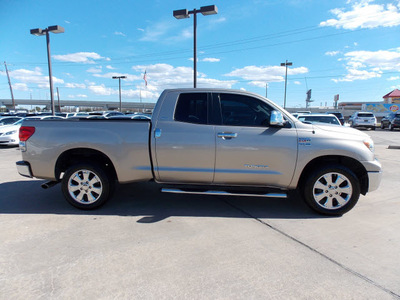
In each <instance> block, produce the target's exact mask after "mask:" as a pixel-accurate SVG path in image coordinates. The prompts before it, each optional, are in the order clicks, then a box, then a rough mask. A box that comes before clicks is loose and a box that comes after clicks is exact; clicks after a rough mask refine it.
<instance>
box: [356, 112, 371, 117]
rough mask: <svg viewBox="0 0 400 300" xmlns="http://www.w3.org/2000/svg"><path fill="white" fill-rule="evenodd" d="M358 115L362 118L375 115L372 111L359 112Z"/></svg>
mask: <svg viewBox="0 0 400 300" xmlns="http://www.w3.org/2000/svg"><path fill="white" fill-rule="evenodd" d="M358 116H359V117H361V118H373V117H374V115H373V114H371V113H359V114H358Z"/></svg>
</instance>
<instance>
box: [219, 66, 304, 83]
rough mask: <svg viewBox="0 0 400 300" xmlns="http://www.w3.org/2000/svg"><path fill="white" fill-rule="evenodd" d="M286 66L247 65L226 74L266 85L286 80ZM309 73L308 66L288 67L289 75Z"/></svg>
mask: <svg viewBox="0 0 400 300" xmlns="http://www.w3.org/2000/svg"><path fill="white" fill-rule="evenodd" d="M285 71H286V70H285V67H281V66H261V67H258V66H246V67H244V68H241V69H236V70H234V71H232V72H230V73H228V74H225V76H229V77H239V78H243V79H244V80H248V81H250V83H249V84H251V85H255V86H259V87H261V86H263V87H265V83H266V82H279V81H284V80H285V78H284V76H285ZM305 73H308V69H307V68H306V67H298V68H290V67H289V68H288V75H297V74H305Z"/></svg>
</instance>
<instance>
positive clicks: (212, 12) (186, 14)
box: [173, 5, 218, 88]
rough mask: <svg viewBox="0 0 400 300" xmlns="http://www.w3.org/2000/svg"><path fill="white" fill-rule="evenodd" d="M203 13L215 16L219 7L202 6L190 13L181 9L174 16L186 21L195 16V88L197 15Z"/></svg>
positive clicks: (194, 75)
mask: <svg viewBox="0 0 400 300" xmlns="http://www.w3.org/2000/svg"><path fill="white" fill-rule="evenodd" d="M198 13H201V14H202V15H203V16H208V15H215V14H217V13H218V9H217V6H215V5H208V6H202V7H200V9H199V10H198V9H196V8H195V9H193V10H190V11H188V10H187V9H179V10H174V12H173V15H174V17H175V18H177V19H186V18H189V17H190V15H193V72H194V74H193V87H194V88H196V87H197V54H196V48H197V34H196V27H197V14H198Z"/></svg>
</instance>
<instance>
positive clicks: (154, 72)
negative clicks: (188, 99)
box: [132, 64, 237, 93]
mask: <svg viewBox="0 0 400 300" xmlns="http://www.w3.org/2000/svg"><path fill="white" fill-rule="evenodd" d="M132 69H133V70H134V71H136V72H139V73H140V74H141V75H140V76H139V77H140V78H141V80H142V81H143V85H139V87H141V88H144V80H143V73H144V71H145V70H146V76H147V82H148V85H147V90H150V91H154V92H156V93H161V92H162V91H163V90H164V89H168V88H169V89H170V88H182V87H188V88H190V87H193V69H192V68H191V67H174V66H171V65H168V64H154V65H137V66H133V67H132ZM236 82H237V81H236V80H217V79H213V78H207V76H206V75H205V74H203V73H198V75H197V86H198V87H209V88H228V89H229V88H232V86H233V85H234V84H235V83H236Z"/></svg>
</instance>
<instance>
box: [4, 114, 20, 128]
mask: <svg viewBox="0 0 400 300" xmlns="http://www.w3.org/2000/svg"><path fill="white" fill-rule="evenodd" d="M21 119H22V118H21V117H16V116H15V117H0V126H4V125H12V124H14V123H15V122H17V121H19V120H21Z"/></svg>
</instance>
